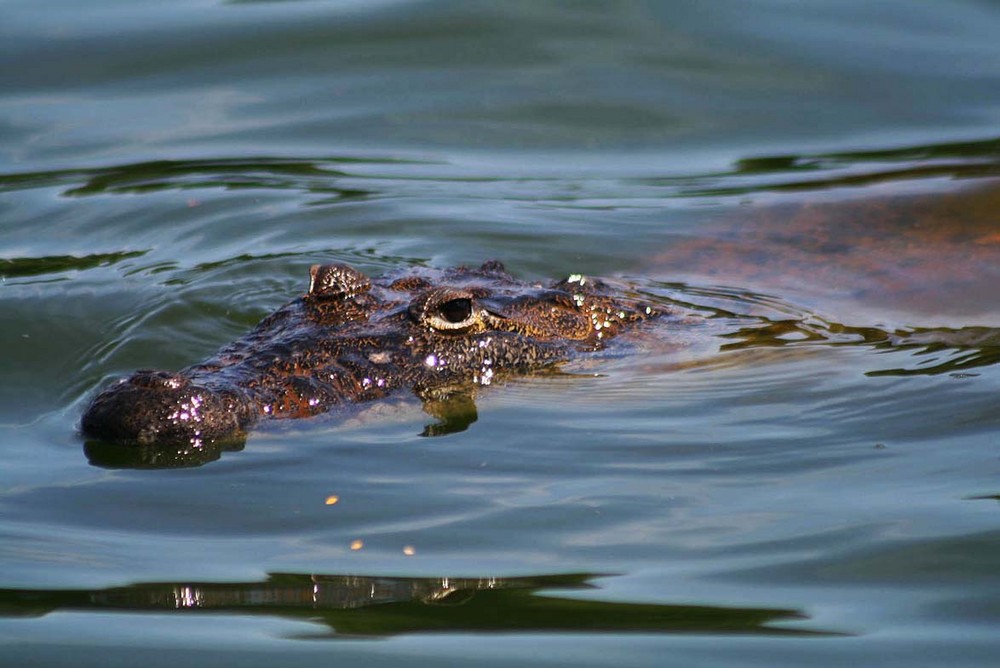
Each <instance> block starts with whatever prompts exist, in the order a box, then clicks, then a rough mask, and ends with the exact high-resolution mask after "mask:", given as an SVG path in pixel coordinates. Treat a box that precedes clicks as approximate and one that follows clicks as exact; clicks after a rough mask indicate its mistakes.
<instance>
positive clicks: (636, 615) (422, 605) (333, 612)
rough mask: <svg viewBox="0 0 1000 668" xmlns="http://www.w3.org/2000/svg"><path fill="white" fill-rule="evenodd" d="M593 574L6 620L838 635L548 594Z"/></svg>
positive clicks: (780, 616) (156, 593) (318, 584)
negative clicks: (191, 616)
mask: <svg viewBox="0 0 1000 668" xmlns="http://www.w3.org/2000/svg"><path fill="white" fill-rule="evenodd" d="M594 577H595V576H593V575H586V574H572V573H570V574H562V575H539V576H535V577H515V578H390V577H365V576H354V575H302V574H273V575H271V576H270V577H269V578H268V580H267V581H265V582H247V583H225V584H222V583H173V584H170V583H149V584H136V585H131V586H128V587H116V588H112V589H102V590H96V591H87V590H68V591H46V590H23V589H6V590H4V589H0V615H11V616H18V617H26V616H36V615H44V614H47V613H49V612H52V611H60V610H77V611H86V612H96V613H107V612H110V611H114V610H117V611H122V612H124V611H135V612H159V613H166V612H176V613H185V612H195V613H197V612H207V611H212V612H216V613H220V612H221V613H230V614H242V615H250V614H268V615H277V616H281V617H286V618H301V619H308V620H309V621H318V622H323V623H326V624H328V625H329V626H330V627H331V629H333V634H334V635H333V637H349V636H354V637H357V636H390V635H397V634H400V633H431V632H437V633H457V632H476V633H490V632H492V633H497V632H499V633H511V632H536V633H538V632H554V631H559V632H576V633H592V632H595V631H604V632H613V633H739V634H760V635H796V636H817V635H819V636H829V635H832V634H830V633H829V632H824V631H817V630H808V629H795V628H780V627H774V626H771V624H774V623H776V622H789V621H800V620H803V619H805V616H804V615H802V614H801V613H800V612H797V611H795V610H787V609H785V610H783V609H775V608H749V607H746V608H736V607H714V606H708V605H665V604H657V603H629V602H609V601H598V600H590V599H585V598H570V597H559V596H556V595H555V594H554V593H547V592H546V590H555V589H557V590H563V591H565V590H567V589H572V590H581V589H594V588H595V586H594V585H593V584H590V582H589V581H590V580H591V579H593V578H594ZM539 593H542V594H544V595H541V596H539V595H538V594H539Z"/></svg>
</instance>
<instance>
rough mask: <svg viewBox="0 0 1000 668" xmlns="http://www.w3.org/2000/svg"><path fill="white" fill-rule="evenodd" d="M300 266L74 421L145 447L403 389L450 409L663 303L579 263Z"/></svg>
mask: <svg viewBox="0 0 1000 668" xmlns="http://www.w3.org/2000/svg"><path fill="white" fill-rule="evenodd" d="M310 273H311V282H310V286H309V291H308V293H307V294H306V295H304V296H302V297H300V298H298V299H295V300H293V301H292V302H290V303H288V304H286V305H285V306H283V307H281V308H280V309H278V310H277V311H276V312H275V313H273V314H271V315H270V316H268V317H267V318H265V319H264V320H263V321H261V322H260V324H258V325H257V327H256V328H255V329H254V330H253V331H251V332H250V333H249V334H247V335H246V336H244V337H243V338H241V339H239V340H237V341H235V342H233V343H231V344H229V345H227V346H226V347H224V348H222V349H221V350H220V351H219V352H218V353H216V355H215V356H213V357H212V358H210V359H208V360H206V361H204V362H201V363H199V364H195V365H194V366H190V367H188V368H186V369H183V370H181V371H179V372H176V373H173V372H165V371H151V370H140V371H137V372H135V373H134V374H133V375H132V376H130V377H128V378H125V379H122V380H120V381H118V382H116V383H115V384H113V385H111V386H110V387H108V388H107V389H105V390H104V391H103V392H101V393H100V394H99V395H98V396H97V397H96V398H95V399H94V401H93V402H92V403H91V405H90V407H89V408H88V409H87V410H86V412H85V413H84V415H83V419H82V423H81V427H82V430H83V432H84V434H86V435H87V436H90V437H93V438H96V439H100V440H103V441H109V442H114V443H118V444H126V445H138V446H154V447H156V446H160V445H176V444H182V445H183V444H193V445H200V444H202V443H208V442H215V441H226V440H240V439H241V438H242V436H243V435H244V434H245V432H246V430H247V429H249V428H250V427H251V426H252V425H254V424H255V423H257V422H258V421H260V420H262V419H273V418H298V417H308V416H312V415H317V414H320V413H323V412H326V411H329V410H331V409H332V408H334V407H336V406H339V405H343V404H350V403H359V402H367V401H372V400H375V399H380V398H383V397H386V396H388V395H390V394H392V393H394V392H399V391H401V390H410V391H412V392H414V393H416V394H417V396H419V397H420V398H421V399H422V400H423V401H424V406H425V409H427V410H428V412H429V413H431V414H434V415H437V413H439V412H440V413H444V414H447V413H448V412H449V411H453V410H454V404H455V403H456V402H457V403H458V404H461V403H462V402H463V401H465V402H466V403H471V402H470V400H469V395H470V388H475V387H476V386H480V385H488V384H490V383H491V382H493V381H494V380H495V379H498V378H502V377H503V376H505V375H510V374H522V373H527V372H531V371H538V370H541V369H545V368H550V367H552V366H553V365H555V364H558V363H559V362H562V361H565V360H567V359H569V358H571V357H572V356H574V355H576V354H578V353H581V352H586V351H594V350H598V349H600V348H601V347H602V346H603V345H604V344H605V342H606V341H607V340H609V339H610V338H612V337H614V336H616V335H617V334H618V333H619V332H620V331H622V330H623V329H625V328H628V327H629V326H631V325H634V324H636V323H639V322H642V321H645V320H648V319H650V318H654V317H658V316H662V315H664V307H663V306H662V305H661V306H656V305H654V304H652V303H647V302H646V301H644V300H642V299H640V298H639V297H638V296H637V295H635V294H630V293H629V292H628V291H627V290H626V289H623V288H616V287H612V286H610V285H608V284H606V283H604V282H601V281H595V280H591V279H586V278H583V277H580V276H572V277H570V278H568V279H566V280H564V281H560V282H556V283H553V284H550V285H541V284H529V283H525V282H522V281H519V280H517V279H515V278H514V277H512V276H511V275H510V274H509V273H507V271H506V270H505V269H504V267H503V265H501V264H500V263H499V262H487V263H485V264H483V265H482V266H481V267H478V268H464V267H460V268H456V269H450V270H443V271H433V270H422V271H413V272H409V273H405V274H402V275H390V276H387V277H384V278H382V279H380V280H372V279H370V278H368V277H367V276H365V275H364V274H362V273H361V272H359V271H357V270H355V269H353V268H351V267H349V266H346V265H316V266H314V267H312V270H311V272H310ZM456 398H457V399H456ZM438 417H443V418H444V419H447V417H448V416H447V415H438ZM473 419H474V418H473ZM469 421H471V420H467V421H466V424H467V423H468V422H469Z"/></svg>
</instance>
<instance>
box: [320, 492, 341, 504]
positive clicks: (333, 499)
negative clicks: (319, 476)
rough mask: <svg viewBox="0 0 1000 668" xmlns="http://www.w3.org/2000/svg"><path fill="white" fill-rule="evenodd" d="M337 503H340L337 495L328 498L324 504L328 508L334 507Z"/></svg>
mask: <svg viewBox="0 0 1000 668" xmlns="http://www.w3.org/2000/svg"><path fill="white" fill-rule="evenodd" d="M337 501H340V497H339V496H337V495H336V494H331V495H330V496H328V497H326V501H324V503H325V504H326V505H328V506H332V505H333V504H335V503H337Z"/></svg>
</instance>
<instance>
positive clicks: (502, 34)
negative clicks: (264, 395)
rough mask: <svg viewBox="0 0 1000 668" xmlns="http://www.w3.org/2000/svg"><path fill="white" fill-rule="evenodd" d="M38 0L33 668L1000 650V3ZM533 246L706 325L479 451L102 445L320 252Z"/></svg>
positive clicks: (2, 333)
mask: <svg viewBox="0 0 1000 668" xmlns="http://www.w3.org/2000/svg"><path fill="white" fill-rule="evenodd" d="M0 15H2V20H0V276H2V284H0V312H2V314H3V321H2V322H3V324H2V327H0V349H2V350H3V351H4V353H3V355H2V356H0V373H2V378H3V380H4V382H3V383H2V385H0V435H2V436H0V443H2V448H0V470H2V471H3V473H2V478H0V480H2V482H0V508H2V515H0V659H2V663H4V664H5V665H6V664H10V665H53V666H54V665H74V666H81V665H95V666H96V665H101V666H106V665H131V664H133V663H135V662H136V661H139V662H141V663H142V664H143V665H149V666H158V665H175V664H176V663H177V662H179V661H184V662H186V663H189V664H194V665H202V664H203V665H214V666H225V665H276V664H277V665H290V666H297V665H303V666H305V665H329V664H331V663H337V662H347V661H357V662H360V663H361V664H362V665H383V664H390V663H392V664H395V663H402V662H408V663H411V664H414V663H415V664H420V665H423V664H426V665H469V664H470V663H473V664H477V665H478V664H482V665H525V664H528V665H533V664H545V665H594V666H599V665H600V666H603V665H608V664H609V663H615V664H620V665H628V666H632V665H635V666H640V665H641V666H646V665H685V666H687V665H762V666H763V665H767V666H772V665H822V666H828V665H833V664H839V663H846V662H848V661H851V662H854V663H858V664H869V663H878V664H879V665H906V666H914V665H927V666H932V665H940V664H941V663H943V662H947V663H948V664H949V665H958V666H978V665H983V666H985V665H993V664H994V663H995V661H996V656H997V655H998V654H1000V641H998V639H997V638H998V636H997V633H996V629H997V624H998V623H1000V576H998V569H997V565H998V564H1000V507H998V503H997V501H998V499H1000V486H998V482H997V479H998V474H1000V459H998V450H997V437H998V434H1000V411H998V408H1000V400H998V399H997V397H998V396H1000V393H998V390H1000V372H998V368H1000V367H998V366H997V364H996V362H997V360H998V359H1000V297H997V294H998V293H997V292H996V288H995V286H996V285H998V284H1000V262H998V261H997V260H1000V213H998V211H1000V206H998V204H1000V184H998V181H997V177H1000V139H997V136H998V131H997V128H998V127H1000V42H998V41H997V40H996V35H997V34H1000V7H998V6H997V5H996V3H992V2H985V1H981V2H973V1H971V0H970V1H967V2H952V3H938V4H922V5H917V6H914V5H913V4H912V3H901V2H889V3H861V2H828V3H787V2H779V1H777V0H774V1H759V2H745V1H741V2H713V3H694V2H659V3H656V2H627V3H626V2H607V3H605V2H592V3H548V2H545V3H540V2H530V3H529V2H523V3H522V2H511V3H502V4H495V3H478V2H461V3H458V2H413V1H411V2H405V1H399V2H366V3H361V2H350V1H348V0H344V1H340V2H334V1H323V0H312V1H302V2H294V1H287V2H236V1H233V2H221V1H215V2H209V1H207V0H190V1H187V2H177V3H151V2H136V1H134V0H130V1H128V2H125V1H115V0H102V1H101V2H91V3H70V2H57V1H55V0H53V1H52V2H47V3H41V4H40V3H34V2H32V3H29V2H16V1H14V2H5V3H2V4H0ZM487 258H499V259H501V260H503V261H504V262H505V264H506V265H507V267H508V269H509V270H511V271H512V272H513V273H515V274H517V275H519V276H521V277H525V278H531V279H541V278H543V277H551V278H558V277H562V276H565V275H567V274H570V273H583V274H587V275H595V276H600V275H609V276H616V277H618V278H619V279H620V280H623V281H626V282H628V283H630V284H631V285H632V286H633V288H634V289H635V290H638V291H641V292H643V293H644V294H646V295H647V296H648V297H649V298H650V299H654V300H658V301H660V302H662V303H664V304H670V305H673V306H674V307H676V308H680V309H684V310H685V312H687V313H689V314H690V315H691V318H690V320H689V324H688V326H685V327H683V328H665V327H664V328H653V329H651V330H648V331H645V332H644V333H643V335H642V336H639V337H637V338H636V339H634V340H632V341H629V342H628V345H625V346H622V347H619V348H614V349H609V351H607V352H606V353H605V354H602V355H598V356H596V357H593V358H588V359H581V360H577V361H575V362H573V363H572V364H570V365H567V366H566V367H565V368H564V369H563V371H564V372H565V373H562V374H549V375H546V376H544V377H538V378H524V379H517V380H515V381H512V382H509V383H506V384H504V385H502V386H498V387H494V388H491V389H490V391H488V392H485V393H483V394H482V396H480V397H479V398H478V400H477V404H478V406H477V408H478V420H477V421H476V422H475V423H474V424H472V425H471V426H470V428H469V429H468V430H466V431H463V432H461V433H454V434H448V435H445V436H440V437H437V438H425V437H423V436H421V433H422V432H423V431H424V428H425V425H427V424H428V423H430V422H433V418H431V417H429V416H428V415H425V414H424V413H423V412H422V411H421V407H420V404H419V402H418V401H416V400H415V399H412V398H407V397H400V398H398V400H395V401H393V402H390V403H389V404H382V405H373V406H370V407H366V408H365V409H364V410H361V411H360V412H357V413H352V414H351V415H350V416H349V417H345V418H341V417H338V416H329V417H321V418H316V419H311V420H305V421H295V422H289V423H285V424H280V425H269V426H265V428H263V429H261V430H258V431H256V432H254V433H252V434H251V436H250V438H249V439H248V440H247V442H246V443H245V445H244V446H243V448H242V449H241V450H238V451H237V450H232V451H222V452H220V451H217V452H211V453H209V456H206V457H205V458H204V461H203V462H199V463H201V464H202V465H201V466H189V467H184V468H169V469H156V468H132V467H133V466H135V465H137V462H136V461H134V460H129V459H128V457H122V456H121V453H114V452H112V453H109V452H108V451H106V450H101V449H100V448H97V449H95V446H94V445H93V444H86V443H85V441H84V439H83V438H81V437H80V435H79V434H78V432H77V424H78V421H79V416H80V413H81V411H82V410H83V408H84V406H85V405H86V402H87V401H88V399H89V398H90V397H92V396H93V393H94V391H95V390H96V389H97V388H98V387H100V386H102V385H103V384H105V383H107V382H109V381H110V380H111V379H112V378H114V377H116V376H119V375H121V374H124V373H128V372H129V371H131V370H133V369H136V368H150V367H153V368H164V369H178V368H181V367H184V366H187V365H189V364H191V363H194V362H196V361H198V360H200V359H202V358H204V357H206V356H208V355H209V354H211V353H212V352H213V351H214V350H216V349H217V348H218V347H219V346H221V345H222V344H224V343H226V342H228V341H231V340H233V339H234V338H236V337H238V336H240V335H241V334H243V333H244V332H245V331H247V330H248V329H249V328H250V327H252V326H253V324H254V323H256V322H257V321H258V320H259V319H260V318H262V317H263V316H264V315H266V314H267V313H269V312H271V311H272V310H273V309H275V308H276V307H277V306H279V305H281V304H282V303H284V302H286V301H288V300H289V299H291V298H293V297H295V296H296V295H298V294H301V293H302V291H304V289H305V288H306V285H307V284H308V267H309V266H310V265H311V264H313V263H316V262H347V263H350V264H352V265H353V266H355V267H357V268H359V269H361V270H363V271H365V272H366V273H369V274H373V275H376V274H379V273H381V272H384V271H388V270H396V269H400V268H406V267H410V266H440V267H444V266H450V265H455V264H461V263H475V262H481V261H483V260H484V259H487ZM186 463H188V464H191V463H195V462H186ZM145 464H148V462H145ZM331 497H336V503H331V502H330V501H331ZM359 639H363V640H364V641H363V642H362V641H359ZM330 640H336V642H330Z"/></svg>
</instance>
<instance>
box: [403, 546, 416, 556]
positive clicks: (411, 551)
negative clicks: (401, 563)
mask: <svg viewBox="0 0 1000 668" xmlns="http://www.w3.org/2000/svg"><path fill="white" fill-rule="evenodd" d="M416 553H417V551H416V550H415V549H413V546H412V545H406V546H404V547H403V554H405V555H406V556H408V557H412V556H413V555H415V554H416Z"/></svg>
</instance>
